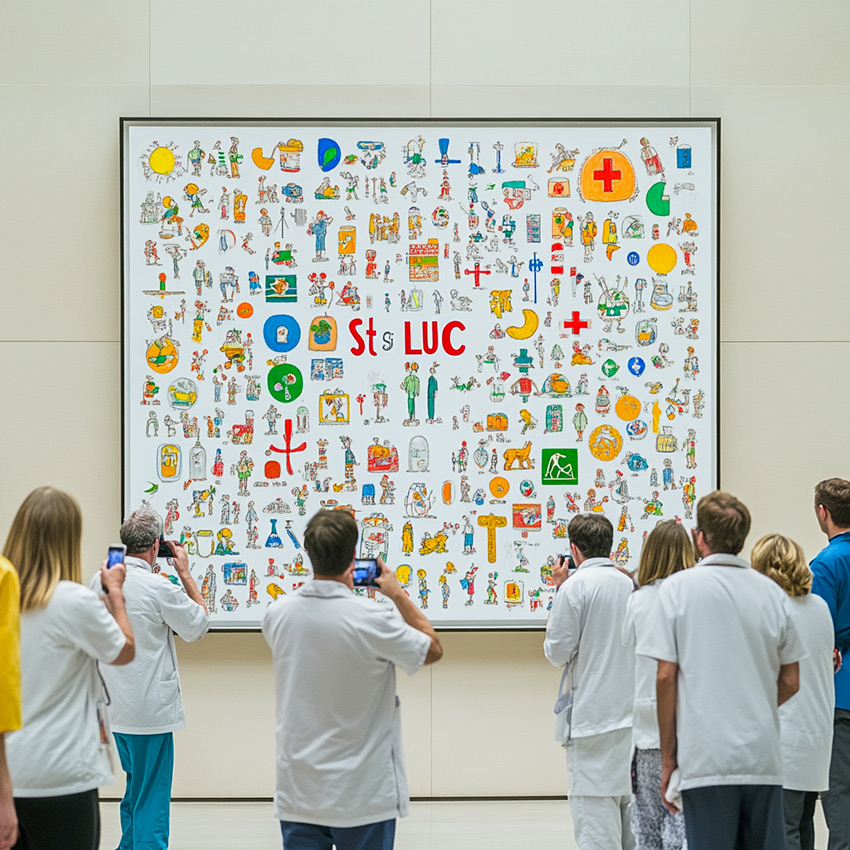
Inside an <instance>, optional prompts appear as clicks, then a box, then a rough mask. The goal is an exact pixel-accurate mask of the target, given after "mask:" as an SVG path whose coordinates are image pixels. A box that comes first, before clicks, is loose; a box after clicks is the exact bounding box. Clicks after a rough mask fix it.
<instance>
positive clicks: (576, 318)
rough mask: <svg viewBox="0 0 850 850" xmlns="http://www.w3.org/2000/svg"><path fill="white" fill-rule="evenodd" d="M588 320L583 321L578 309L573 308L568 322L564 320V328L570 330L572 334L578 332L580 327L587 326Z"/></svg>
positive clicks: (588, 324)
mask: <svg viewBox="0 0 850 850" xmlns="http://www.w3.org/2000/svg"><path fill="white" fill-rule="evenodd" d="M589 327H590V322H583V321H582V319H581V314H580V313H579V312H578V310H573V318H572V320H571V321H569V322H564V330H571V331H572V332H573V334H578V332H579V331H580V330H581V329H582V328H589Z"/></svg>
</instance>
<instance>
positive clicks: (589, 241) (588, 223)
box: [578, 212, 599, 285]
mask: <svg viewBox="0 0 850 850" xmlns="http://www.w3.org/2000/svg"><path fill="white" fill-rule="evenodd" d="M578 223H579V230H580V233H581V244H582V247H583V248H584V261H585V262H586V263H592V262H593V251H594V248H595V247H596V243H595V240H596V234H597V233H598V232H599V230H598V228H597V226H596V222H595V221H594V220H593V213H592V212H588V213H587V214H586V215H584V216H579V217H578ZM586 285H587V284H586Z"/></svg>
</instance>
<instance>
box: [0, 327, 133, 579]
mask: <svg viewBox="0 0 850 850" xmlns="http://www.w3.org/2000/svg"><path fill="white" fill-rule="evenodd" d="M119 349H120V347H119V345H118V343H117V342H110V343H99V342H75V343H53V342H50V343H47V342H42V343H15V342H0V357H2V362H3V363H5V364H7V368H6V369H5V370H4V377H3V397H4V399H5V400H7V401H4V403H2V404H0V434H3V435H4V439H3V440H2V442H0V469H2V470H3V483H2V486H0V541H4V540H5V539H6V533H7V532H8V530H9V526H10V525H11V522H12V519H13V517H14V515H15V512H16V511H17V509H18V505H20V503H21V502H22V501H23V499H24V497H25V496H26V495H27V493H29V492H30V491H31V490H33V489H34V488H35V487H41V486H43V485H46V484H49V485H52V486H54V487H59V488H60V489H62V490H66V491H67V492H69V493H71V495H73V496H74V498H75V499H76V500H77V501H78V502H79V503H80V508H81V509H82V512H83V576H84V578H85V579H86V580H88V577H89V576H90V575H91V574H92V573H94V571H95V570H96V569H98V568H99V567H100V562H101V561H102V560H103V558H105V557H106V548H107V546H108V545H109V544H110V543H114V542H116V541H117V538H118V528H119V526H120V524H121V413H120V400H121V387H120V372H121V370H120V364H119V360H120V351H119ZM10 364H14V368H8V367H9V365H10ZM11 400H14V403H13V404H11V403H7V402H8V401H11Z"/></svg>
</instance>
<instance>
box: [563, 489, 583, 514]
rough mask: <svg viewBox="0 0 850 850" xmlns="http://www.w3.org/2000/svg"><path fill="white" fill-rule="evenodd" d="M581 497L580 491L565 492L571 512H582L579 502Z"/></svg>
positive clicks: (568, 508)
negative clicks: (573, 492)
mask: <svg viewBox="0 0 850 850" xmlns="http://www.w3.org/2000/svg"><path fill="white" fill-rule="evenodd" d="M580 498H581V494H580V493H575V494H572V493H568V492H565V493H564V499H565V500H566V503H567V510H568V511H569V512H570V513H571V514H579V513H581V508H580V507H579V504H578V500H579V499H580Z"/></svg>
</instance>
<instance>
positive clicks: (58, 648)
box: [6, 581, 125, 797]
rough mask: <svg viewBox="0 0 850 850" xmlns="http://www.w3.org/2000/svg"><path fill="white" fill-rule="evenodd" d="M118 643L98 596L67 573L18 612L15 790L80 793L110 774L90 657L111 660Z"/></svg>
mask: <svg viewBox="0 0 850 850" xmlns="http://www.w3.org/2000/svg"><path fill="white" fill-rule="evenodd" d="M124 644H125V638H124V633H123V632H122V631H121V628H120V627H119V626H118V623H116V622H115V619H114V618H113V617H112V615H111V614H110V613H109V611H107V609H106V606H105V605H104V604H103V602H102V601H101V600H100V599H99V598H98V596H97V595H96V594H95V593H93V592H92V591H91V590H89V589H88V588H87V587H83V585H81V584H77V583H76V582H73V581H60V582H59V584H58V585H57V586H56V589H55V590H54V591H53V596H51V598H50V601H49V602H48V603H47V605H46V606H45V607H44V608H37V609H35V610H32V611H25V612H23V613H22V614H21V696H22V708H23V721H24V725H23V728H22V729H21V730H20V731H19V732H10V733H9V735H8V736H7V738H6V752H7V755H8V760H9V772H10V773H11V776H12V787H13V790H14V796H16V797H56V796H60V795H64V794H79V793H82V792H83V791H91V790H92V789H93V788H97V787H99V786H101V785H109V784H110V783H112V782H113V781H114V780H113V777H112V771H111V770H110V766H109V754H108V748H107V746H106V745H104V744H102V743H101V737H100V724H99V721H98V710H99V709H100V710H101V711H103V710H104V705H103V704H104V703H105V698H104V694H103V687H102V686H101V683H100V678H99V677H98V674H97V662H98V661H103V662H104V663H105V664H109V663H111V662H112V661H114V660H115V659H116V658H117V657H118V655H119V653H120V652H121V650H122V649H123V648H124Z"/></svg>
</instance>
